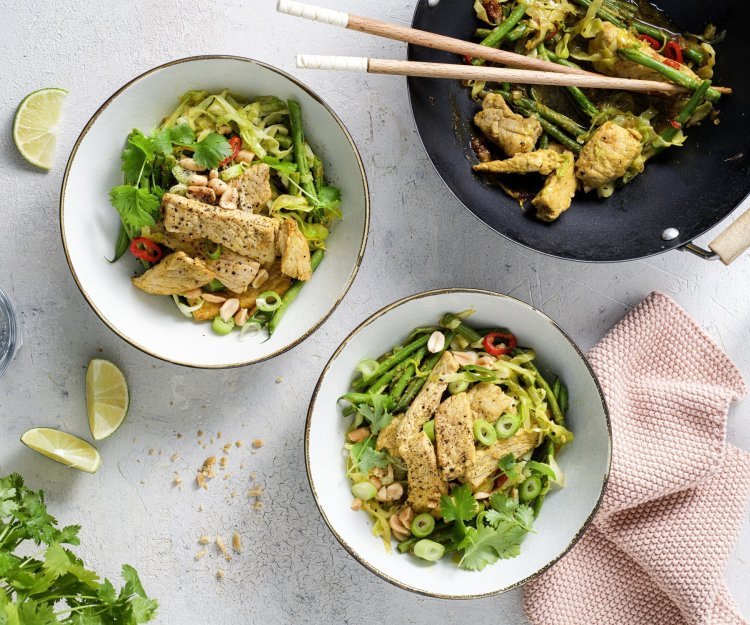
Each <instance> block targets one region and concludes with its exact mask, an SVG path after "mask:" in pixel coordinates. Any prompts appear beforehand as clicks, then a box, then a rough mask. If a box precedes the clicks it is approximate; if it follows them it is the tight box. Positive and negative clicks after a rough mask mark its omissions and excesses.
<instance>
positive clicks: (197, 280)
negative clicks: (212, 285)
mask: <svg viewBox="0 0 750 625" xmlns="http://www.w3.org/2000/svg"><path fill="white" fill-rule="evenodd" d="M214 277H215V276H214V273H213V272H211V271H209V270H208V269H207V268H206V266H205V265H204V264H203V262H202V261H200V260H198V259H195V260H194V259H192V258H190V257H189V256H188V255H187V254H185V252H175V253H174V254H170V255H169V256H166V257H165V258H163V259H162V260H161V261H160V262H159V263H158V264H156V265H154V266H153V267H151V269H149V270H148V271H146V273H144V274H143V275H141V276H138V277H136V278H131V280H132V281H133V284H134V285H135V286H137V287H138V288H139V289H140V290H141V291H145V292H146V293H151V294H152V295H179V294H180V293H184V292H185V291H189V290H191V289H196V288H198V287H200V286H203V285H204V284H208V283H209V282H211V280H213V279H214Z"/></svg>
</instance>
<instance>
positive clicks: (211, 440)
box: [208, 436, 214, 445]
mask: <svg viewBox="0 0 750 625" xmlns="http://www.w3.org/2000/svg"><path fill="white" fill-rule="evenodd" d="M208 442H209V443H211V444H212V445H213V444H214V437H213V436H212V437H211V438H209V439H208Z"/></svg>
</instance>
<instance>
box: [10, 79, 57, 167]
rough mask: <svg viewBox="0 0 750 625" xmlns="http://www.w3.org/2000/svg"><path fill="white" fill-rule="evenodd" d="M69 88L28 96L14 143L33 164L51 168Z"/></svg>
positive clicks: (20, 107) (15, 121) (17, 119)
mask: <svg viewBox="0 0 750 625" xmlns="http://www.w3.org/2000/svg"><path fill="white" fill-rule="evenodd" d="M66 95H68V92H67V91H66V90H65V89H59V88H57V87H49V88H47V89H39V91H34V92H33V93H30V94H29V95H27V96H26V97H25V98H24V99H23V100H22V101H21V104H19V105H18V110H17V111H16V116H15V118H14V119H13V140H14V141H15V142H16V147H17V148H18V151H19V152H20V153H21V156H23V157H24V158H25V159H26V160H27V161H28V162H29V163H31V164H32V165H36V166H37V167H41V168H42V169H49V168H50V167H52V164H53V163H54V160H55V145H56V144H57V130H58V124H59V123H60V119H61V117H62V107H63V102H64V101H65V96H66Z"/></svg>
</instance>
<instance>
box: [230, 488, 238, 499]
mask: <svg viewBox="0 0 750 625" xmlns="http://www.w3.org/2000/svg"><path fill="white" fill-rule="evenodd" d="M229 496H230V497H232V498H234V497H236V496H237V491H236V490H233V491H232V492H231V493H229Z"/></svg>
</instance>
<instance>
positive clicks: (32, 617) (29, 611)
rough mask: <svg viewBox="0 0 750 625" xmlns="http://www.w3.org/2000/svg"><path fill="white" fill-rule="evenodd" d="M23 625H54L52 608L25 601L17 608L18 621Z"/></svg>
mask: <svg viewBox="0 0 750 625" xmlns="http://www.w3.org/2000/svg"><path fill="white" fill-rule="evenodd" d="M17 622H19V623H23V625H56V624H57V623H58V620H57V617H56V616H55V610H54V608H53V607H52V606H51V605H49V604H46V603H41V602H37V601H34V600H33V599H26V600H25V601H24V602H23V603H21V604H20V605H19V606H18V621H17Z"/></svg>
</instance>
